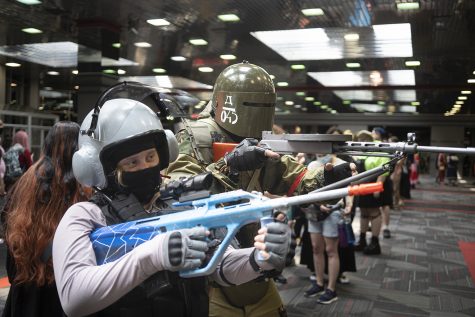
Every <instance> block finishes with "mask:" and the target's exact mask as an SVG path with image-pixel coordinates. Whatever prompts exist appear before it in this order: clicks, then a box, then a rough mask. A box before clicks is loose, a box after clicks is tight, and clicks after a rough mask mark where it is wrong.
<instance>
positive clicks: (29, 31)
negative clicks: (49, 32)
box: [21, 28, 43, 34]
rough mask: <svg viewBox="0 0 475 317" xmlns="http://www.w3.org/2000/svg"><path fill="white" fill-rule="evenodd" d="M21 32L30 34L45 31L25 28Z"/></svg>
mask: <svg viewBox="0 0 475 317" xmlns="http://www.w3.org/2000/svg"><path fill="white" fill-rule="evenodd" d="M21 30H22V31H23V32H25V33H29V34H38V33H43V31H41V30H38V29H35V28H24V29H21Z"/></svg>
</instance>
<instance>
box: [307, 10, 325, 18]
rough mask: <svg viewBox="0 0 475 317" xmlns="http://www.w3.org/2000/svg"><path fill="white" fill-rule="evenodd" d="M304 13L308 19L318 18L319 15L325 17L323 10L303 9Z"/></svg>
mask: <svg viewBox="0 0 475 317" xmlns="http://www.w3.org/2000/svg"><path fill="white" fill-rule="evenodd" d="M302 13H303V14H304V15H306V16H308V17H311V16H317V15H324V14H325V12H323V10H322V9H320V8H309V9H303V10H302Z"/></svg>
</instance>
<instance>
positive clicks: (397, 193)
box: [389, 136, 406, 210]
mask: <svg viewBox="0 0 475 317" xmlns="http://www.w3.org/2000/svg"><path fill="white" fill-rule="evenodd" d="M389 142H394V143H396V142H399V139H398V137H397V136H391V137H390V138H389ZM405 164H406V158H403V159H402V160H399V161H398V162H397V163H396V165H395V166H394V170H393V172H392V173H391V176H390V177H391V180H392V181H393V207H394V209H395V210H399V209H401V207H402V206H403V205H404V202H403V201H402V199H401V176H402V169H403V166H404V165H405Z"/></svg>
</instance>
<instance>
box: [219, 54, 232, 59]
mask: <svg viewBox="0 0 475 317" xmlns="http://www.w3.org/2000/svg"><path fill="white" fill-rule="evenodd" d="M219 57H220V58H221V59H224V60H230V59H236V56H234V55H233V54H223V55H219Z"/></svg>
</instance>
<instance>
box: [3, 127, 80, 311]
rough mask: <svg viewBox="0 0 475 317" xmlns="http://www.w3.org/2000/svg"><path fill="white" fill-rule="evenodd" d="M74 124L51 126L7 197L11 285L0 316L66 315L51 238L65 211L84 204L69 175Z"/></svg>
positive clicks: (76, 129) (75, 135) (74, 147)
mask: <svg viewBox="0 0 475 317" xmlns="http://www.w3.org/2000/svg"><path fill="white" fill-rule="evenodd" d="M78 134H79V125H78V124H77V123H74V122H58V123H56V124H55V125H54V126H53V127H52V128H51V130H50V131H49V132H48V135H47V136H46V139H45V142H44V145H43V149H42V153H41V156H40V159H39V160H38V162H36V163H35V164H34V165H32V166H31V168H30V169H28V170H27V171H26V172H25V174H23V176H21V178H20V179H19V180H18V181H17V182H16V184H15V187H14V188H13V190H12V191H11V192H10V193H9V194H8V202H7V207H6V210H5V211H4V212H5V214H4V216H5V218H6V243H7V246H8V252H7V273H8V280H9V282H10V284H11V286H10V290H9V292H8V297H7V301H6V303H5V308H4V310H3V316H4V317H9V316H12V317H13V316H14V317H21V316H25V317H26V316H28V317H34V316H38V317H39V316H42V317H43V316H44V317H56V316H65V314H64V312H63V310H62V308H61V304H60V302H59V297H58V292H57V289H56V284H55V279H54V275H53V264H52V259H51V246H52V241H53V235H54V232H55V230H56V227H57V226H58V223H59V222H60V220H61V218H62V217H63V215H64V213H65V212H66V210H67V209H68V208H69V207H70V206H71V205H72V204H74V203H76V202H78V201H83V200H87V199H88V195H87V194H86V193H85V191H83V190H82V187H81V186H80V185H79V184H78V183H77V182H76V179H75V178H74V175H73V173H72V157H73V154H74V152H75V151H76V150H77V139H78Z"/></svg>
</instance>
